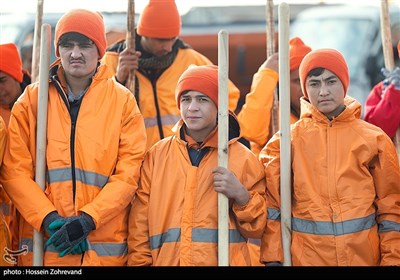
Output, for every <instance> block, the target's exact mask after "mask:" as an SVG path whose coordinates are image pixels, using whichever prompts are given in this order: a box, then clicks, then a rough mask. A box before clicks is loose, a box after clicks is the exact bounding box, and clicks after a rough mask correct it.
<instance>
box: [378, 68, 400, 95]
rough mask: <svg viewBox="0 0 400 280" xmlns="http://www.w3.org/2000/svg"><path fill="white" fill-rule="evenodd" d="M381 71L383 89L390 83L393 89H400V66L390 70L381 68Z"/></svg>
mask: <svg viewBox="0 0 400 280" xmlns="http://www.w3.org/2000/svg"><path fill="white" fill-rule="evenodd" d="M381 72H382V74H383V76H385V79H384V80H383V85H384V89H385V88H386V87H388V86H389V84H392V85H393V86H394V88H395V89H397V90H400V68H399V67H396V68H394V69H393V70H392V71H389V70H388V69H386V68H382V69H381Z"/></svg>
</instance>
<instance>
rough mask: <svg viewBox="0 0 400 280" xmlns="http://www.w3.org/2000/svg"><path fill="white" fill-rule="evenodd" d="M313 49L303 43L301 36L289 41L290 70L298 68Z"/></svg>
mask: <svg viewBox="0 0 400 280" xmlns="http://www.w3.org/2000/svg"><path fill="white" fill-rule="evenodd" d="M310 51H311V48H310V47H309V46H307V45H305V44H304V43H303V41H302V40H301V39H300V38H299V37H294V38H292V39H291V40H290V41H289V60H290V71H293V70H295V69H298V68H299V66H300V62H301V61H302V60H303V58H304V56H305V55H306V54H308V53H309V52H310Z"/></svg>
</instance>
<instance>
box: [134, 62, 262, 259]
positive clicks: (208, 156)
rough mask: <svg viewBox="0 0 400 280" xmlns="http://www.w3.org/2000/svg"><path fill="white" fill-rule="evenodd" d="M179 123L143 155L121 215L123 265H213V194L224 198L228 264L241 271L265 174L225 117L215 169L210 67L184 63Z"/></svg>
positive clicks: (255, 229)
mask: <svg viewBox="0 0 400 280" xmlns="http://www.w3.org/2000/svg"><path fill="white" fill-rule="evenodd" d="M175 98H176V104H177V107H178V109H179V110H180V114H181V120H179V122H178V123H177V124H176V125H175V127H174V129H173V132H174V135H171V136H169V137H167V138H165V139H163V140H160V141H159V142H157V143H156V144H155V145H154V146H153V147H152V148H151V149H150V150H149V151H148V152H147V154H146V157H145V159H144V162H143V167H142V170H141V177H140V187H139V189H138V191H137V196H136V198H135V200H134V201H133V204H132V209H131V213H130V217H129V242H128V244H129V259H128V265H148V266H150V265H153V266H217V265H218V250H217V247H218V244H217V242H218V238H217V237H218V193H223V194H224V195H226V196H227V197H228V198H229V201H230V203H229V205H230V209H229V213H230V214H229V252H230V258H229V265H230V266H245V265H246V266H249V265H250V264H251V261H250V255H249V251H248V248H247V244H246V240H247V239H248V238H260V237H261V235H262V233H263V231H264V228H265V222H266V204H265V188H266V187H265V175H264V170H263V167H262V165H261V164H260V162H259V161H258V160H257V158H256V157H255V155H254V154H253V153H252V152H251V151H249V150H248V149H247V148H246V147H244V146H243V145H242V144H241V143H239V142H238V139H239V137H240V127H239V123H238V121H237V119H236V117H235V116H234V113H232V112H230V114H229V130H230V131H229V138H230V139H229V144H228V145H229V164H228V165H229V167H228V169H226V168H223V167H218V125H217V123H218V122H217V113H218V67H217V66H214V65H203V66H195V65H193V66H191V67H189V68H188V69H187V70H186V71H185V72H184V73H183V74H182V76H181V77H180V78H179V80H178V84H177V87H176V95H175Z"/></svg>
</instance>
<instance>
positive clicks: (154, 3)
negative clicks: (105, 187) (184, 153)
mask: <svg viewBox="0 0 400 280" xmlns="http://www.w3.org/2000/svg"><path fill="white" fill-rule="evenodd" d="M136 32H137V34H136V44H135V45H136V47H135V49H136V52H135V51H134V49H133V48H131V49H126V45H125V41H121V42H118V43H116V44H115V45H114V46H112V47H111V48H110V49H109V51H108V52H107V53H106V55H105V57H104V59H103V61H104V62H105V63H106V64H107V65H110V66H112V67H111V68H113V70H114V73H113V75H115V78H116V80H117V81H119V82H120V83H121V84H124V85H125V82H126V80H127V78H128V75H129V73H130V72H132V71H134V70H136V71H135V79H136V82H135V90H134V91H135V92H134V94H135V97H136V100H137V101H138V104H139V108H140V111H141V113H142V114H143V116H144V119H145V125H146V131H147V147H148V148H150V147H151V146H152V145H153V144H154V143H155V142H157V141H158V140H160V139H163V138H164V137H167V136H169V135H172V134H173V133H172V131H171V128H172V127H173V126H174V124H175V123H176V122H177V121H178V120H179V110H178V109H177V108H176V103H175V95H174V91H175V87H176V83H177V81H178V79H179V76H180V75H181V74H182V73H183V72H184V71H185V70H186V69H187V68H188V66H189V65H191V64H195V65H210V64H212V62H211V61H210V60H209V59H208V58H207V57H205V56H204V55H202V54H200V53H199V52H197V51H195V50H194V49H192V48H191V47H190V46H188V45H186V44H185V43H184V42H183V41H182V40H180V39H179V38H178V37H179V34H180V32H181V17H180V15H179V12H178V9H177V7H176V4H175V1H174V0H150V1H149V3H148V5H147V6H146V7H145V8H144V10H143V11H142V13H141V14H140V17H139V21H138V23H137V29H136ZM229 93H230V94H229V95H230V99H229V108H230V109H231V110H232V111H234V110H235V109H236V105H237V101H238V100H239V96H240V92H239V89H238V88H237V87H236V86H235V85H234V84H233V83H232V82H231V81H229Z"/></svg>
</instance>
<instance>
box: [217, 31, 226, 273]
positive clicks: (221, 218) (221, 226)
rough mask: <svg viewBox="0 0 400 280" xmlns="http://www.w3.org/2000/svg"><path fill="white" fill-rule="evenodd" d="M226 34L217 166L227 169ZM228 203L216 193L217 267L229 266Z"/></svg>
mask: <svg viewBox="0 0 400 280" xmlns="http://www.w3.org/2000/svg"><path fill="white" fill-rule="evenodd" d="M228 53H229V43H228V32H227V31H225V30H221V31H219V33H218V166H222V167H225V168H228V135H229V119H228V118H229V113H228V69H229V54H228ZM228 207H229V202H228V198H227V197H226V196H225V195H224V194H222V193H218V265H219V266H229V208H228Z"/></svg>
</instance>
